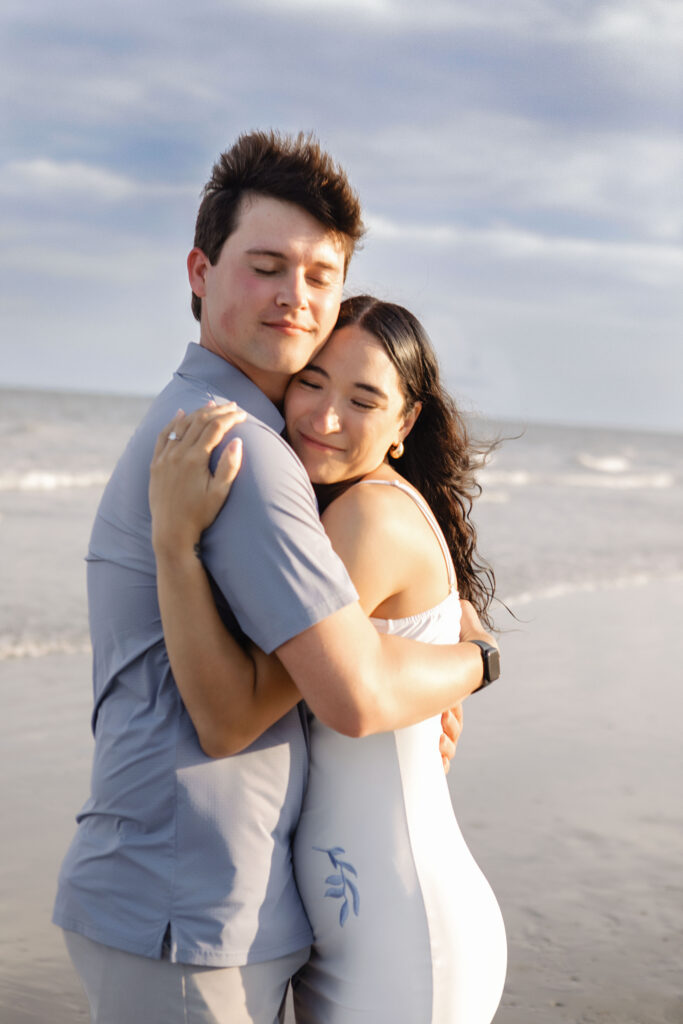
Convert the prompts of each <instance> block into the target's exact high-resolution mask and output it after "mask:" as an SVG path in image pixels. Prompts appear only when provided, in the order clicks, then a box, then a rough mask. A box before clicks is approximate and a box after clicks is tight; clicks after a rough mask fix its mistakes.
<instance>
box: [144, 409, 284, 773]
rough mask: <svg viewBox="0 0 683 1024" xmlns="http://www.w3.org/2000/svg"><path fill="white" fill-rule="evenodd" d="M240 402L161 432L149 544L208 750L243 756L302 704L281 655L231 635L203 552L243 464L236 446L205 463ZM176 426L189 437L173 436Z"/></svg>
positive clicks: (164, 615) (165, 615)
mask: <svg viewBox="0 0 683 1024" xmlns="http://www.w3.org/2000/svg"><path fill="white" fill-rule="evenodd" d="M243 419H244V413H242V412H241V410H238V409H237V408H236V407H226V406H221V407H217V410H216V411H215V412H211V411H208V410H207V411H206V412H205V413H203V415H202V416H201V417H196V416H195V417H188V418H186V417H184V416H183V415H182V414H179V415H178V416H176V418H175V419H174V420H173V422H172V423H171V424H170V425H169V426H168V427H167V428H166V429H165V430H164V431H162V433H161V434H160V435H159V440H158V441H157V446H156V449H155V452H154V458H153V461H152V465H151V468H150V489H149V497H150V509H151V512H152V544H153V547H154V552H155V556H156V562H157V592H158V598H159V608H160V611H161V621H162V624H163V627H164V637H165V641H166V648H167V651H168V656H169V660H170V662H171V667H172V669H173V676H174V679H175V681H176V684H177V686H178V689H179V691H180V694H181V696H182V698H183V702H184V704H185V707H186V708H187V712H188V714H189V716H190V718H191V719H192V722H193V724H194V726H195V729H196V730H197V735H198V737H199V742H200V744H201V747H202V750H203V751H204V753H206V754H208V755H209V756H210V757H225V756H227V755H229V754H236V753H238V752H239V751H240V750H243V749H244V748H245V747H247V746H248V745H249V744H250V743H252V742H253V741H254V740H255V739H256V738H257V737H258V736H260V735H261V734H262V733H263V732H264V731H265V730H266V729H267V728H269V726H271V725H272V724H273V723H274V722H276V721H277V720H278V719H279V718H281V717H282V716H283V715H284V714H286V712H287V711H289V710H290V708H292V707H293V706H294V705H295V704H296V703H297V702H298V701H299V700H300V695H299V692H298V691H297V689H296V687H295V686H294V684H293V683H292V681H291V679H290V678H289V676H288V675H287V673H286V671H285V669H284V668H283V667H282V665H281V663H280V661H279V660H278V658H277V657H276V656H275V655H271V656H268V655H266V654H264V653H263V652H262V651H261V650H259V649H258V648H257V647H252V648H251V649H250V651H249V652H248V653H247V652H246V651H245V650H243V648H242V647H241V646H240V645H239V643H238V642H237V641H236V640H235V638H234V637H233V636H232V635H231V634H230V633H229V632H228V630H227V629H226V627H225V625H224V624H223V622H222V620H221V618H220V616H219V614H218V612H217V610H216V606H215V603H214V599H213V595H212V593H211V587H210V584H209V580H208V577H207V575H206V572H205V570H204V567H203V565H202V564H201V561H200V560H199V557H198V554H197V545H198V541H199V539H200V536H201V533H202V531H203V530H204V529H205V528H206V527H207V526H209V525H210V523H212V522H213V520H214V518H215V517H216V515H217V514H218V512H219V511H220V508H221V506H222V504H223V502H224V500H225V497H226V494H227V493H228V491H229V488H230V485H231V483H232V481H233V480H234V479H235V477H236V475H237V472H238V470H239V466H240V461H241V448H240V445H239V443H236V442H235V441H233V442H231V444H230V445H228V446H227V448H226V449H225V451H224V452H223V454H222V456H221V458H220V460H219V462H218V465H217V467H216V472H215V474H214V475H213V476H211V475H210V474H209V473H208V472H207V466H208V459H209V455H210V453H211V451H212V450H213V448H214V447H215V445H216V443H217V442H218V441H219V440H220V439H221V438H222V436H223V433H224V432H225V430H227V429H230V428H231V427H232V426H234V425H236V424H237V423H239V422H241V421H242V420H243ZM172 432H175V433H176V434H177V435H178V436H179V437H180V438H182V445H181V444H180V443H179V441H177V440H169V435H170V434H171V433H172Z"/></svg>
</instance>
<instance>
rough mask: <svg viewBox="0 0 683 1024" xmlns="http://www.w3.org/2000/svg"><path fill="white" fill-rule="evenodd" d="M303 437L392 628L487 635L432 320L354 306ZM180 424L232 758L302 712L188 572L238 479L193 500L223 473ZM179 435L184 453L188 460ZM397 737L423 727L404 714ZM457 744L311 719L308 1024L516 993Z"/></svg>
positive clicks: (462, 450) (184, 625)
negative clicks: (464, 802) (453, 781)
mask: <svg viewBox="0 0 683 1024" xmlns="http://www.w3.org/2000/svg"><path fill="white" fill-rule="evenodd" d="M285 419H286V423H287V433H288V439H289V441H290V443H291V444H292V446H293V448H294V450H295V451H296V452H297V454H298V455H299V457H300V458H301V460H302V462H303V464H304V467H305V468H306V470H307V472H308V474H309V476H310V478H311V480H312V481H313V482H314V484H315V485H316V486H317V489H318V494H319V501H320V506H321V511H322V520H323V524H324V526H325V529H326V530H327V532H328V535H329V537H330V539H331V541H332V544H333V546H334V548H335V550H336V551H337V553H338V554H339V555H340V556H341V558H342V560H343V561H344V562H345V564H346V566H347V569H348V571H349V573H350V575H351V578H352V580H353V582H354V584H355V586H356V589H357V591H358V594H359V598H360V601H361V604H362V606H363V608H364V609H365V611H366V612H367V613H368V614H369V615H371V617H372V620H373V622H374V624H375V626H376V627H377V629H378V630H381V631H384V632H389V633H395V634H398V635H402V636H408V637H412V638H414V639H419V640H422V641H425V642H429V643H452V642H453V640H454V637H455V636H457V634H458V631H459V629H460V626H461V616H462V618H463V619H464V620H465V621H466V623H467V625H468V627H469V628H470V629H472V628H473V627H474V628H477V627H478V626H479V623H478V620H477V616H476V612H475V610H474V609H476V611H478V612H479V614H480V615H481V616H482V618H483V619H484V621H485V622H486V623H487V624H488V621H489V620H488V615H487V611H488V606H489V604H490V601H491V598H492V595H493V577H492V574H491V573H490V572H489V571H488V570H487V569H485V568H484V567H482V566H480V564H479V563H478V561H477V558H476V548H475V544H476V535H475V531H474V528H473V526H472V525H471V523H470V522H469V519H468V514H469V510H470V507H471V502H472V498H473V496H474V495H475V494H476V493H477V485H476V483H475V482H474V478H473V472H472V466H473V450H472V447H471V446H470V444H469V442H468V440H467V435H466V432H465V429H464V424H463V423H462V420H461V419H460V417H459V415H458V414H457V412H456V410H455V409H454V407H453V404H452V402H451V401H450V399H449V398H448V397H447V396H446V395H445V393H444V392H443V389H442V387H441V384H440V382H439V374H438V367H437V364H436V360H435V357H434V355H433V352H432V350H431V346H430V344H429V341H428V339H427V337H426V335H425V333H424V331H423V329H422V328H421V326H420V324H419V323H418V322H417V320H416V319H415V318H414V317H413V316H412V315H411V314H410V313H408V311H407V310H405V309H403V308H402V307H400V306H395V305H393V304H389V303H383V302H379V301H378V300H375V299H372V298H370V297H368V296H359V297H356V298H354V299H350V300H347V301H346V302H345V303H343V304H342V309H341V313H340V317H339V320H338V323H337V326H336V328H335V331H334V333H333V335H332V337H331V338H330V340H329V341H328V342H327V344H326V345H325V347H324V348H323V349H322V351H321V352H320V353H319V354H318V355H317V356H316V357H315V358H314V360H313V361H312V362H311V363H310V364H309V365H308V366H307V367H306V368H305V369H304V370H303V371H302V372H301V373H299V374H297V375H296V376H295V377H294V379H293V380H292V382H291V384H290V387H289V389H288V391H287V394H286V397H285ZM235 421H239V414H238V413H236V412H233V413H228V415H227V418H226V420H225V422H226V423H227V424H230V423H232V422H235ZM182 422H183V420H182V417H180V416H179V417H177V418H176V420H174V421H173V424H171V426H170V428H169V429H167V430H166V431H165V432H164V433H162V435H161V436H160V438H159V443H158V445H157V450H156V452H155V459H154V461H153V464H152V483H151V488H150V502H151V507H152V514H153V536H154V545H155V551H156V553H157V563H158V586H159V599H160V607H161V611H162V618H163V622H164V632H165V635H166V639H167V646H168V650H169V657H170V659H171V665H172V667H173V672H174V676H175V678H176V681H177V683H178V686H179V688H180V691H181V694H182V695H183V699H184V700H185V703H186V706H187V709H188V712H189V714H190V715H191V716H192V718H193V721H194V722H195V726H196V728H197V731H198V734H199V737H200V741H201V742H202V746H203V747H204V749H205V751H207V752H209V753H214V754H222V753H231V752H235V751H236V750H237V749H240V748H241V746H244V745H246V744H247V743H249V742H251V739H253V738H254V737H255V736H256V735H259V734H260V731H262V730H263V729H264V728H265V727H266V726H267V725H268V724H269V723H270V721H271V720H272V718H273V716H275V717H277V716H278V715H280V714H282V713H283V711H284V710H286V708H288V707H289V706H291V704H292V703H293V702H294V701H295V700H296V699H297V694H296V691H295V690H294V688H293V686H292V684H291V682H290V681H289V680H288V679H287V677H286V676H285V673H284V670H282V668H281V666H280V664H279V662H278V661H277V659H276V658H266V656H265V655H262V654H260V653H259V652H258V651H256V650H254V651H252V652H251V653H248V652H245V651H244V650H242V649H241V648H240V647H239V646H238V644H237V643H236V641H234V640H233V639H232V638H231V637H230V636H229V635H228V634H227V632H226V631H225V630H224V628H223V626H222V624H221V622H220V619H219V618H218V615H217V613H216V611H215V608H214V605H213V601H212V598H211V593H210V589H209V585H208V582H207V580H206V577H205V576H204V573H203V570H202V568H201V564H200V562H199V561H198V560H197V559H190V560H186V561H185V562H184V563H183V564H184V566H186V568H184V569H183V570H182V572H181V573H179V572H178V570H177V566H178V557H177V556H178V551H179V549H180V550H185V551H189V550H191V548H192V546H193V545H195V544H196V543H197V541H198V539H199V536H200V533H201V530H202V529H203V528H204V527H206V526H207V525H208V523H209V522H210V521H211V518H212V517H213V516H214V515H215V514H216V512H217V510H218V507H219V505H220V502H221V501H222V500H223V497H224V495H225V493H226V492H227V489H228V486H229V477H230V475H231V474H230V472H227V473H225V472H223V471H224V470H225V467H226V465H227V462H228V461H229V455H228V456H226V455H224V456H223V460H222V471H221V472H219V473H218V474H217V477H215V478H213V479H210V478H208V476H207V474H206V469H205V462H204V467H203V468H201V473H200V480H201V487H197V486H195V485H190V484H188V483H187V482H186V481H187V480H188V479H189V478H188V476H187V474H188V472H189V469H190V468H191V463H192V460H194V467H195V470H196V467H197V465H198V464H200V463H201V459H202V457H203V458H204V460H205V455H203V453H202V449H201V446H197V445H196V444H191V442H192V441H193V440H195V439H196V436H197V429H196V428H195V427H194V425H193V424H191V427H192V429H186V428H182V427H181V424H182ZM176 428H178V429H177V430H176ZM170 431H172V432H173V437H175V436H176V434H177V433H179V432H180V433H182V434H183V435H184V436H183V440H182V442H181V444H180V445H179V444H178V443H177V441H175V440H172V439H170ZM184 449H186V450H187V454H185V453H184ZM233 454H234V451H233ZM198 458H199V463H198V461H197V460H198ZM390 460H391V461H390ZM223 477H224V478H225V485H223V484H221V479H222V478H223ZM181 478H182V480H183V489H182V493H183V497H182V500H181V501H179V500H178V498H177V496H178V494H179V491H178V488H177V486H176V485H177V483H178V481H179V479H181ZM202 491H206V492H207V493H208V497H207V496H206V495H205V494H203V493H202ZM171 494H172V495H174V496H175V500H173V501H171V500H170V499H169V495H171ZM425 498H426V499H427V501H426V502H425V500H424V499H425ZM458 587H459V591H460V593H459V592H458ZM461 597H462V598H465V599H466V600H464V601H462V602H461V600H460V598H461ZM190 607H191V608H192V616H193V619H194V622H193V621H192V619H191V618H189V617H188V614H187V609H188V608H190ZM198 613H199V614H200V615H201V623H202V626H201V637H199V636H198V635H197V631H196V629H195V625H194V623H195V622H196V621H197V619H196V616H197V614H198ZM349 656H350V657H352V656H353V653H352V652H349ZM252 659H253V660H252ZM254 665H255V666H256V670H255V676H254ZM217 679H220V685H218V686H217V685H216V680H217ZM252 683H254V685H252ZM387 686H388V687H390V686H391V680H387ZM458 696H463V695H462V694H460V695H458ZM235 702H237V703H235ZM236 707H237V709H238V710H237V713H236ZM371 720H372V716H371V714H370V721H371ZM236 722H238V723H239V726H238V729H239V730H241V732H239V734H237V735H236V733H235V729H236V724H235V723H236ZM396 725H397V726H405V722H404V721H403V720H402V718H401V715H400V710H398V709H397V722H396ZM256 730H258V731H256ZM371 731H372V730H371ZM439 732H440V724H439V719H438V718H432V719H428V720H426V721H424V722H421V723H420V724H418V725H410V726H408V727H404V728H397V729H395V731H393V732H381V733H377V734H374V735H368V736H365V737H363V738H362V739H350V738H349V737H345V736H342V735H340V734H338V733H335V732H333V731H332V730H330V729H328V728H327V727H326V726H324V725H322V724H321V723H320V722H318V721H317V720H316V719H314V718H312V717H311V720H310V775H309V783H308V789H307V793H306V797H305V801H304V808H303V812H302V815H301V818H300V823H299V827H298V830H297V835H296V840H295V844H294V851H293V855H294V865H295V872H296V877H297V883H298V885H299V889H300V892H301V895H302V898H303V901H304V905H305V907H306V911H307V913H308V915H309V918H310V920H311V924H312V926H313V931H314V935H315V943H314V946H313V949H312V954H311V959H310V961H309V963H308V964H307V965H306V967H305V968H304V969H303V970H302V971H301V973H300V975H299V976H298V977H297V979H296V980H295V982H294V986H293V987H294V999H295V1007H296V1015H297V1021H299V1022H300V1024H351V1022H354V1024H355V1022H367V1024H370V1022H372V1024H377V1022H383V1021H391V1022H406V1024H423V1022H424V1024H427V1022H431V1024H488V1022H490V1021H491V1019H492V1018H493V1015H494V1013H495V1010H496V1007H497V1005H498V1002H499V999H500V994H501V991H502V987H503V982H504V977H505V960H506V948H505V933H504V927H503V923H502V919H501V916H500V911H499V909H498V905H497V903H496V901H495V897H494V896H493V893H492V892H491V890H490V888H489V886H488V883H487V882H486V880H485V879H484V877H483V875H482V874H481V872H480V871H479V869H478V867H477V865H476V864H475V862H474V860H473V858H472V856H471V855H470V853H469V851H468V849H467V847H466V845H465V842H464V840H463V838H462V835H461V834H460V831H459V829H458V826H457V823H456V820H455V817H454V815H453V812H452V808H451V803H450V798H449V794H448V789H447V786H446V782H445V778H444V775H443V771H442V767H441V761H440V759H439V756H438V735H439ZM222 736H226V737H228V738H227V739H226V741H225V744H223V743H222V740H221V737H222Z"/></svg>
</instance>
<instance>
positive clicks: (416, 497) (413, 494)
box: [359, 480, 458, 590]
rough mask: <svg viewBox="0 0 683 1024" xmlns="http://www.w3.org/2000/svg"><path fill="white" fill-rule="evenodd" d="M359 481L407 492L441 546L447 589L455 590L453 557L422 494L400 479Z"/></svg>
mask: <svg viewBox="0 0 683 1024" xmlns="http://www.w3.org/2000/svg"><path fill="white" fill-rule="evenodd" d="M359 483H361V484H382V485H383V486H384V487H398V489H399V491H403V492H404V493H405V494H407V495H408V496H409V497H410V498H412V499H413V501H414V502H415V504H416V505H417V507H418V508H419V509H420V511H421V512H422V514H423V516H424V517H425V519H426V520H427V522H428V523H429V525H430V526H431V528H432V530H433V531H434V535H435V537H436V539H437V540H438V542H439V547H440V548H441V553H442V554H443V557H444V561H445V563H446V571H447V572H448V587H449V590H456V589H457V586H458V583H457V580H456V577H455V569H454V568H453V559H452V558H451V553H450V551H449V550H448V544H447V543H446V538H445V537H444V535H443V533H442V531H441V527H440V526H439V524H438V523H437V521H436V518H435V516H434V513H433V512H432V510H431V508H430V507H429V505H428V504H427V502H426V501H425V500H424V498H423V497H422V495H421V494H420V493H419V491H416V490H415V488H414V487H411V486H410V485H409V484H404V483H402V482H401V481H400V480H359Z"/></svg>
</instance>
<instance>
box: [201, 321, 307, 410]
mask: <svg viewBox="0 0 683 1024" xmlns="http://www.w3.org/2000/svg"><path fill="white" fill-rule="evenodd" d="M199 344H200V345H201V347H202V348H205V349H206V350H207V352H212V353H213V354H214V355H215V356H218V358H219V359H223V360H224V362H226V363H229V364H230V365H231V366H234V367H235V369H236V370H239V371H240V373H243V374H244V376H245V377H247V378H248V379H249V380H250V381H251V382H252V384H255V385H256V387H257V388H258V389H259V391H262V392H263V394H264V395H265V396H266V398H269V399H270V401H271V402H272V403H273V405H274V406H276V407H277V408H278V409H281V408H282V401H283V399H284V397H285V391H286V390H287V385H288V384H289V380H290V378H289V376H288V375H287V374H283V373H268V371H267V370H262V371H261V370H258V369H256V368H255V367H253V366H249V367H246V366H242V365H240V363H239V362H237V361H236V360H234V359H229V358H228V357H227V356H225V355H224V354H223V353H222V352H216V350H215V348H214V347H213V346H212V345H207V344H206V343H205V341H204V339H203V338H201V337H200V339H199Z"/></svg>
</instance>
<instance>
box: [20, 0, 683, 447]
mask: <svg viewBox="0 0 683 1024" xmlns="http://www.w3.org/2000/svg"><path fill="white" fill-rule="evenodd" d="M0 37H1V38H2V40H3V43H2V51H1V52H0V82H1V83H2V94H3V115H4V117H3V121H4V128H3V133H2V138H3V141H2V151H1V153H0V204H1V205H2V219H1V221H0V223H1V225H2V226H1V227H0V235H1V237H2V243H3V244H2V249H1V256H0V258H1V259H2V279H3V288H2V297H1V300H0V337H1V338H2V350H3V357H2V361H1V363H0V383H4V384H18V385H23V386H30V385H33V386H39V387H58V388H71V389H79V390H99V391H101V390H104V391H121V392H144V393H152V392H154V391H155V390H157V389H158V388H159V387H161V386H162V385H163V383H164V382H165V380H166V378H167V376H168V373H169V372H170V370H171V369H172V368H173V367H174V366H175V364H176V363H177V361H178V359H179V358H180V356H181V354H182V352H183V351H184V348H185V345H186V344H187V342H188V341H190V340H196V330H195V324H194V321H193V319H192V317H191V315H190V312H189V291H188V286H187V284H186V278H185V256H186V253H187V251H188V249H189V248H190V246H191V244H192V235H193V229H194V216H195V213H196V207H197V202H198V197H199V193H200V190H201V186H202V185H203V183H204V181H205V180H206V177H207V176H208V173H209V171H210V167H211V164H212V163H213V161H214V159H215V157H216V156H217V155H218V153H219V152H220V150H221V149H223V148H225V147H226V146H228V145H229V144H230V143H231V141H232V140H233V139H234V138H235V137H236V135H238V134H239V133H240V132H241V131H244V130H248V129H250V128H256V127H258V128H270V127H273V128H279V129H283V130H286V131H297V130H299V129H304V130H313V131H315V132H316V133H317V134H318V136H319V137H320V139H321V141H322V142H323V144H324V145H325V146H326V147H327V148H328V149H329V150H330V151H331V152H332V153H333V154H334V155H335V157H336V158H337V159H338V160H339V161H340V162H341V163H342V164H343V165H344V166H345V167H346V169H347V170H348V172H349V175H350V177H351V179H352V181H353V183H354V184H355V186H356V187H357V188H358V190H359V192H360V194H361V198H362V200H363V205H364V209H365V218H366V222H367V224H368V228H369V231H368V235H367V238H366V241H365V244H364V247H363V250H362V252H361V253H360V254H358V255H357V256H356V257H355V259H354V264H353V266H352V271H351V274H350V277H349V282H348V290H349V291H358V290H363V291H373V292H375V293H377V294H380V295H382V296H383V297H386V298H391V299H394V300H397V301H401V302H403V303H404V304H406V305H408V306H409V307H410V308H411V309H413V310H414V311H415V312H416V313H417V314H418V315H419V316H420V317H421V318H422V320H423V321H424V323H425V325H426V326H427V328H428V329H429V331H430V333H431V335H432V337H433V339H434V342H435V344H436V347H437V350H438V351H439V354H440V357H441V361H442V364H443V366H444V370H445V373H446V376H447V379H448V381H449V384H450V385H451V388H452V389H453V391H454V392H455V394H456V395H457V396H458V397H459V398H460V400H461V401H462V402H463V404H464V405H465V406H466V407H469V408H473V409H476V410H478V411H480V412H482V413H485V414H488V415H491V416H496V417H507V418H513V419H518V420H523V421H529V422H533V421H551V422H562V423H586V424H604V425H616V426H633V427H647V428H654V429H665V430H666V429H670V430H677V431H680V430H683V402H682V401H681V386H680V382H681V380H683V330H682V326H683V287H681V286H682V284H683V248H682V246H681V242H682V240H683V194H682V189H683V185H682V182H683V135H682V133H681V127H682V124H681V122H682V121H683V116H682V115H683V78H682V67H683V60H682V59H681V55H682V53H683V4H682V3H680V2H678V0H637V2H636V0H605V2H601V0H590V2H588V0H545V2H541V0H507V2H506V0H478V2H477V3H476V4H475V3H474V2H472V0H467V2H461V0H443V2H441V0H431V2H430V0H425V3H424V4H423V5H417V4H415V3H414V0H411V2H404V0H343V2H342V0H339V2H337V0H315V2H313V0H245V2H240V0H229V2H228V0H225V2H218V0H195V2H193V3H192V4H187V3H179V2H177V0H165V2H163V3H162V2H161V0H147V2H146V3H145V4H140V3H137V2H136V3H135V4H133V3H132V2H129V0H119V2H117V3H116V4H114V3H112V2H110V0H103V2H100V3H97V4H86V3H85V2H84V0H60V3H59V4H55V3H54V2H53V0H32V2H31V4H26V3H24V2H21V3H19V2H18V0H6V2H5V3H4V4H3V7H2V12H1V13H0Z"/></svg>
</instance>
